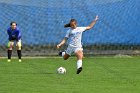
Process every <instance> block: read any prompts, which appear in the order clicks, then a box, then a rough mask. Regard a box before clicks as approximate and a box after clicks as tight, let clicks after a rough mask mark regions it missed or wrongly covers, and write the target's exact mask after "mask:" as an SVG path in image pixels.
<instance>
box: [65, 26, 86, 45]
mask: <svg viewBox="0 0 140 93" xmlns="http://www.w3.org/2000/svg"><path fill="white" fill-rule="evenodd" d="M85 30H86V27H76V28H75V29H69V30H68V31H67V34H66V36H65V37H66V38H69V45H70V46H72V47H82V44H81V39H82V33H83V31H85Z"/></svg>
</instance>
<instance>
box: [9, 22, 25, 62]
mask: <svg viewBox="0 0 140 93" xmlns="http://www.w3.org/2000/svg"><path fill="white" fill-rule="evenodd" d="M7 33H8V36H9V38H8V40H9V41H8V51H7V53H8V62H11V55H12V49H13V46H14V43H16V47H17V54H18V58H19V62H21V46H22V45H21V32H20V30H19V28H18V27H17V23H16V22H11V23H10V27H9V28H8V29H7Z"/></svg>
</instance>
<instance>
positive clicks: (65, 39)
mask: <svg viewBox="0 0 140 93" xmlns="http://www.w3.org/2000/svg"><path fill="white" fill-rule="evenodd" d="M67 40H68V38H66V37H65V38H64V39H63V40H62V41H61V42H60V43H59V44H58V45H57V49H59V48H60V47H61V46H62V45H64V44H65V43H66V42H67Z"/></svg>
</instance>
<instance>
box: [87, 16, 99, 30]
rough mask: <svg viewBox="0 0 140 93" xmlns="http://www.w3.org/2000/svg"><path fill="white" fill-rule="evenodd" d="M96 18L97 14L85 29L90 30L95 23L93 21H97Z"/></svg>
mask: <svg viewBox="0 0 140 93" xmlns="http://www.w3.org/2000/svg"><path fill="white" fill-rule="evenodd" d="M98 19H99V17H98V15H97V16H96V18H95V19H94V21H93V22H91V24H90V25H89V26H87V27H86V30H90V29H91V28H92V27H93V26H94V25H95V23H96V22H97V20H98Z"/></svg>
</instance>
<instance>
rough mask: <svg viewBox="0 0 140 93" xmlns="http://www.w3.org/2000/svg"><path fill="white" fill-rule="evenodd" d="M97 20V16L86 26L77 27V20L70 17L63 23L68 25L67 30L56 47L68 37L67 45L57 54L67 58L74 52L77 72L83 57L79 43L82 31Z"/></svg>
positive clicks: (79, 69)
mask: <svg viewBox="0 0 140 93" xmlns="http://www.w3.org/2000/svg"><path fill="white" fill-rule="evenodd" d="M97 20H98V16H96V18H95V19H94V21H93V22H92V23H91V24H90V25H89V26H87V27H77V21H76V20H75V19H71V20H70V23H68V24H66V25H64V27H70V29H69V30H68V31H67V33H66V36H65V37H64V39H63V40H62V41H61V42H60V43H59V44H58V45H57V49H59V48H60V47H61V46H62V45H64V44H65V43H66V41H67V40H68V39H70V40H69V43H68V47H67V49H66V51H65V52H60V53H59V55H61V56H63V59H64V60H67V59H68V58H69V57H70V56H71V54H72V53H75V55H76V57H77V72H76V73H77V74H79V73H80V72H81V71H82V58H83V48H82V44H81V39H82V33H83V32H84V31H87V30H90V29H91V28H92V27H93V26H94V25H95V23H96V22H97Z"/></svg>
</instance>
